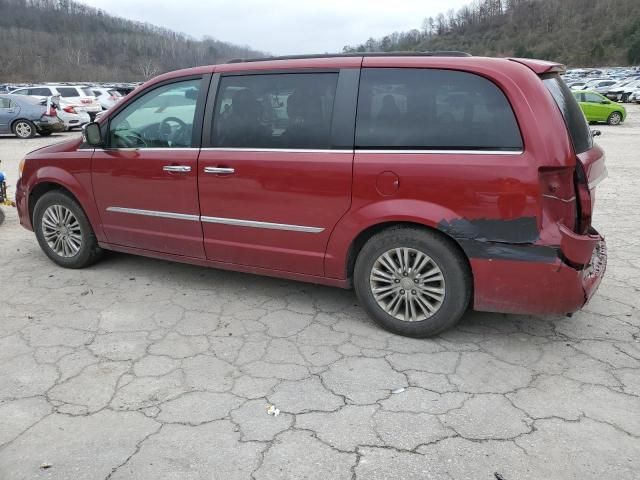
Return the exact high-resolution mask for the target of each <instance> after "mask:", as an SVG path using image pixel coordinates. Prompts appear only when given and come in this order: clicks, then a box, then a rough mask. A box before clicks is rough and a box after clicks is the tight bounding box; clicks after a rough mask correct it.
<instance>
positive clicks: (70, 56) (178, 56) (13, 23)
mask: <svg viewBox="0 0 640 480" xmlns="http://www.w3.org/2000/svg"><path fill="white" fill-rule="evenodd" d="M211 30H212V32H211V33H212V34H213V35H215V23H213V24H212V27H211ZM247 56H251V57H256V56H261V54H260V52H256V51H252V50H250V49H249V48H248V47H242V46H237V45H232V44H229V43H225V42H221V41H218V40H215V39H213V38H205V39H203V40H202V41H197V40H194V39H192V38H190V37H188V36H187V35H184V34H181V33H176V32H173V31H170V30H167V29H163V28H158V27H155V26H152V25H147V24H142V23H138V22H132V21H130V20H125V19H123V18H119V17H114V16H111V15H107V14H106V13H104V12H103V11H101V10H97V9H95V8H92V7H88V6H86V5H82V4H79V3H76V2H73V1H70V0H0V81H4V82H34V81H64V80H95V81H101V80H104V81H134V80H145V79H147V78H149V77H151V76H154V75H156V74H158V73H161V72H165V71H168V70H175V69H178V68H184V67H191V66H194V65H206V64H212V63H219V62H223V61H226V60H229V59H231V58H238V57H247Z"/></svg>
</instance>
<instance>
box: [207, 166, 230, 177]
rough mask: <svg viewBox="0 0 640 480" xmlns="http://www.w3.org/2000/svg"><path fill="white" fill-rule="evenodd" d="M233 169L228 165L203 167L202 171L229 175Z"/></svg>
mask: <svg viewBox="0 0 640 480" xmlns="http://www.w3.org/2000/svg"><path fill="white" fill-rule="evenodd" d="M234 172H235V169H233V168H229V167H204V173H217V174H218V175H230V174H232V173H234Z"/></svg>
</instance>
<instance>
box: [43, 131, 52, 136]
mask: <svg viewBox="0 0 640 480" xmlns="http://www.w3.org/2000/svg"><path fill="white" fill-rule="evenodd" d="M52 133H53V132H49V131H43V132H40V136H41V137H48V136H49V135H51V134H52Z"/></svg>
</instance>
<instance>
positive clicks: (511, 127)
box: [356, 68, 523, 151]
mask: <svg viewBox="0 0 640 480" xmlns="http://www.w3.org/2000/svg"><path fill="white" fill-rule="evenodd" d="M522 147H523V143H522V137H521V135H520V130H519V128H518V123H517V121H516V118H515V115H514V113H513V110H512V109H511V105H510V104H509V102H508V100H507V99H506V97H505V96H504V94H503V93H502V91H501V90H500V89H499V88H498V87H497V86H496V85H495V84H493V83H492V82H490V81H489V80H487V79H485V78H483V77H480V76H478V75H474V74H470V73H465V72H459V71H451V70H435V69H412V68H368V69H363V70H362V74H361V77H360V91H359V95H358V113H357V119H356V148H360V149H376V148H384V149H409V150H410V149H421V150H506V151H519V150H522Z"/></svg>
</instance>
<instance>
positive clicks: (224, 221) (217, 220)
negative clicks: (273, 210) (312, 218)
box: [200, 217, 324, 233]
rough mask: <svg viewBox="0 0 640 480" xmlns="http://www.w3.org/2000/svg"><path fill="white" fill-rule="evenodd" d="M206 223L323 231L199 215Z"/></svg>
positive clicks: (308, 231)
mask: <svg viewBox="0 0 640 480" xmlns="http://www.w3.org/2000/svg"><path fill="white" fill-rule="evenodd" d="M200 220H202V221H203V222H206V223H219V224H222V225H233V226H236V227H250V228H266V229H269V230H287V231H290V232H305V233H320V232H324V228H321V227H306V226H303V225H289V224H286V223H271V222H258V221H255V220H240V219H237V218H222V217H200Z"/></svg>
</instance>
